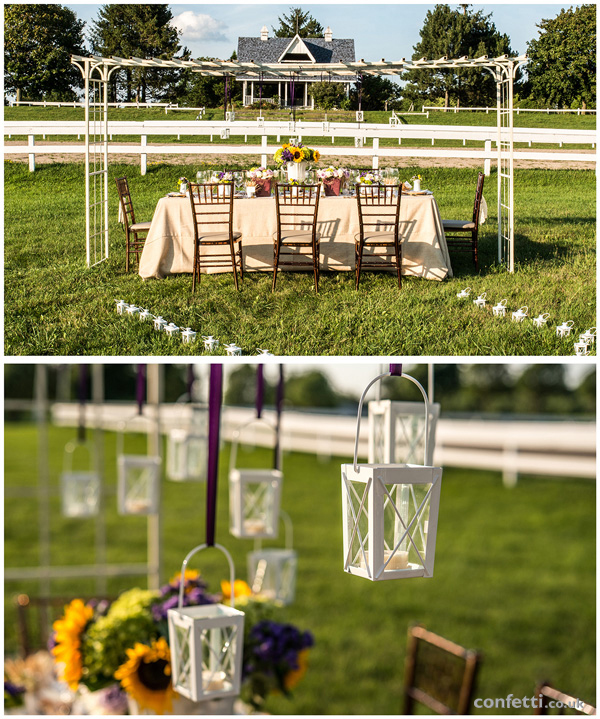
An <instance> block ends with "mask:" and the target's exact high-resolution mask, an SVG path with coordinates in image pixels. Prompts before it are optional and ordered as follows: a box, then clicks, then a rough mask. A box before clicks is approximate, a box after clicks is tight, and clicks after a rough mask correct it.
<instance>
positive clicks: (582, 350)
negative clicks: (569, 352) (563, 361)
mask: <svg viewBox="0 0 600 719" xmlns="http://www.w3.org/2000/svg"><path fill="white" fill-rule="evenodd" d="M589 353H590V346H589V345H588V343H587V342H575V354H576V355H577V356H578V357H585V356H586V355H589Z"/></svg>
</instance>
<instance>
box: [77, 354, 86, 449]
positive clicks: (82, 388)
mask: <svg viewBox="0 0 600 719" xmlns="http://www.w3.org/2000/svg"><path fill="white" fill-rule="evenodd" d="M87 390H88V366H87V365H86V364H82V365H79V391H78V394H79V426H78V428H77V439H78V441H79V442H85V400H86V398H87Z"/></svg>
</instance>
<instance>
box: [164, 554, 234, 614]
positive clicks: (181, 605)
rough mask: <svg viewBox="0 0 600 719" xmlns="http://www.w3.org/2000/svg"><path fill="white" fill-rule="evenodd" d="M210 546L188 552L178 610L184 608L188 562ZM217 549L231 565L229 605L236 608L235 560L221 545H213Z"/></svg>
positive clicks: (182, 569)
mask: <svg viewBox="0 0 600 719" xmlns="http://www.w3.org/2000/svg"><path fill="white" fill-rule="evenodd" d="M208 546H209V545H208V544H206V543H205V544H199V545H198V546H197V547H194V549H192V550H191V551H190V552H188V554H187V556H186V558H185V559H184V560H183V562H182V564H181V577H180V578H179V604H178V608H179V609H181V608H182V607H183V592H184V585H185V581H184V577H185V570H186V567H187V565H188V562H189V561H190V559H191V558H192V557H193V556H194V554H196V552H201V551H202V550H203V549H206V548H207V547H208ZM212 546H213V547H214V548H215V549H218V550H220V551H221V552H223V554H224V555H225V558H226V559H227V562H228V564H229V581H230V585H229V587H230V596H229V603H230V604H231V606H232V607H233V606H234V591H233V587H234V583H235V569H234V566H233V559H232V558H231V554H229V552H228V551H227V550H226V549H225V547H223V546H222V545H221V544H213V545H212Z"/></svg>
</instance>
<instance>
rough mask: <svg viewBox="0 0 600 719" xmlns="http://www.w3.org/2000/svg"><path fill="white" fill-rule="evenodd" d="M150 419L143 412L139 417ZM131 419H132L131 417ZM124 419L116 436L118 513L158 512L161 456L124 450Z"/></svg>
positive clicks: (125, 425) (125, 426)
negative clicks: (130, 452) (129, 452)
mask: <svg viewBox="0 0 600 719" xmlns="http://www.w3.org/2000/svg"><path fill="white" fill-rule="evenodd" d="M137 417H140V418H141V419H144V420H146V421H147V422H150V420H149V419H148V418H146V417H144V416H143V415H142V414H138V415H136V418H137ZM130 421H131V420H130ZM128 424H129V422H124V423H123V425H122V427H121V431H120V432H119V433H118V435H117V507H118V511H119V514H126V515H127V514H141V515H146V514H157V513H158V504H159V482H160V467H161V459H160V457H158V456H153V455H145V454H126V453H125V431H126V428H127V425H128Z"/></svg>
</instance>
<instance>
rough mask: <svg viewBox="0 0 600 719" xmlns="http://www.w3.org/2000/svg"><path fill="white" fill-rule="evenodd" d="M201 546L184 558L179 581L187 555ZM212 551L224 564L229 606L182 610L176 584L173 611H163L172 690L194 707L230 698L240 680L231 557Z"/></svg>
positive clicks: (239, 624)
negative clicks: (176, 600)
mask: <svg viewBox="0 0 600 719" xmlns="http://www.w3.org/2000/svg"><path fill="white" fill-rule="evenodd" d="M207 546H208V545H207V544H202V545H200V546H198V547H196V548H195V549H193V550H192V551H191V552H190V553H189V554H188V555H187V557H186V558H185V559H184V561H183V565H182V567H181V576H182V577H183V576H185V569H186V567H187V563H188V561H189V560H190V558H191V557H192V555H193V554H195V553H196V552H198V551H200V550H202V549H205V548H206V547H207ZM214 547H215V549H219V550H220V551H222V552H223V553H224V554H225V556H226V557H227V561H228V563H229V569H230V582H231V587H232V592H231V594H232V596H231V606H227V605H226V604H203V605H201V606H195V607H184V606H183V590H184V582H183V581H182V582H180V589H179V606H178V607H177V609H169V610H168V622H169V646H170V649H171V677H172V681H173V689H175V691H176V692H177V693H178V694H181V696H184V697H186V698H187V699H191V701H194V702H202V701H207V700H210V699H220V698H224V697H232V696H236V695H238V694H239V693H240V687H241V680H242V655H243V651H244V613H243V612H240V611H238V610H237V609H235V608H234V606H233V602H234V600H233V586H234V581H235V574H234V568H233V561H232V559H231V556H230V555H229V553H228V552H227V550H226V549H225V548H224V547H222V546H221V545H219V544H215V545H214Z"/></svg>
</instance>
